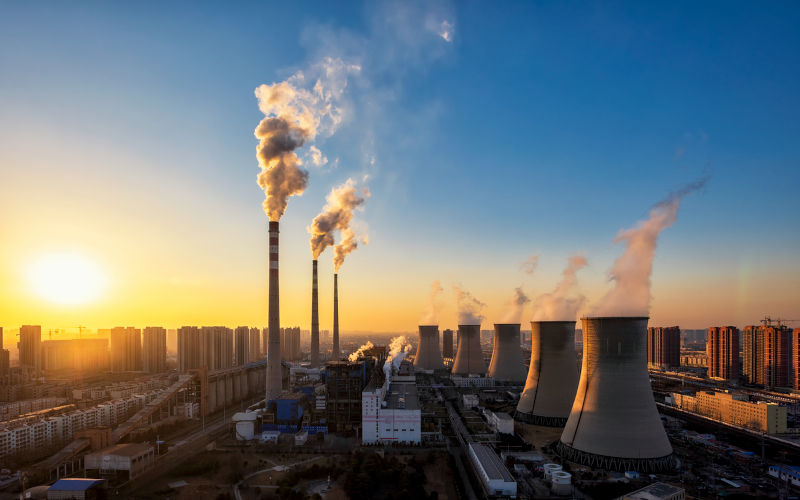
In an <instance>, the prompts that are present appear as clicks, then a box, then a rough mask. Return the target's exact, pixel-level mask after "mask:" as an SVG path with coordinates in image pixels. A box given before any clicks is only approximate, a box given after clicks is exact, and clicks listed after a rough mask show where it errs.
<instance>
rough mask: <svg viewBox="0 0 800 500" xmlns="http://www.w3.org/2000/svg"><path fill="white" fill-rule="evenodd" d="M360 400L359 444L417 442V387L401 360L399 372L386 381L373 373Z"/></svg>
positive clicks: (419, 424)
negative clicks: (360, 428)
mask: <svg viewBox="0 0 800 500" xmlns="http://www.w3.org/2000/svg"><path fill="white" fill-rule="evenodd" d="M404 372H405V373H404ZM361 400H362V402H361V409H362V410H361V421H362V431H361V442H362V443H364V444H375V443H407V444H419V443H420V442H421V440H422V414H421V411H420V406H419V397H418V395H417V384H416V381H415V378H414V373H413V369H411V365H410V363H408V361H403V363H402V364H401V367H400V369H399V370H397V371H393V372H392V373H391V375H390V376H389V377H388V378H386V377H384V376H383V372H382V371H379V370H376V371H375V373H374V375H373V377H372V379H371V380H370V382H369V384H367V387H365V388H364V391H363V392H362V394H361Z"/></svg>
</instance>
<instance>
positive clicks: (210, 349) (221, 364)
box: [200, 326, 233, 370]
mask: <svg viewBox="0 0 800 500" xmlns="http://www.w3.org/2000/svg"><path fill="white" fill-rule="evenodd" d="M232 366H233V330H231V329H230V328H226V327H224V326H203V327H201V328H200V367H207V368H208V369H209V370H226V369H228V368H231V367H232Z"/></svg>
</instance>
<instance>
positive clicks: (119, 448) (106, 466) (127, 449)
mask: <svg viewBox="0 0 800 500" xmlns="http://www.w3.org/2000/svg"><path fill="white" fill-rule="evenodd" d="M155 461H156V455H155V450H154V449H153V447H152V446H150V445H147V444H141V443H126V444H118V445H116V446H112V447H110V448H106V449H104V450H100V451H98V452H95V453H90V454H88V455H86V457H85V458H84V462H83V463H84V469H85V470H86V475H87V476H89V477H96V478H100V479H107V480H109V481H110V482H111V483H123V482H126V481H131V480H133V479H136V478H137V477H139V476H140V475H142V473H144V472H145V471H147V470H148V469H150V468H151V467H152V466H153V465H154V464H155Z"/></svg>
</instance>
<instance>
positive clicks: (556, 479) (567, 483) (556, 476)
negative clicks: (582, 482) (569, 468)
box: [551, 470, 572, 495]
mask: <svg viewBox="0 0 800 500" xmlns="http://www.w3.org/2000/svg"><path fill="white" fill-rule="evenodd" d="M551 479H552V480H553V487H552V491H553V493H555V494H556V495H569V494H570V493H572V474H570V473H569V472H564V471H563V470H559V471H554V472H553V474H552V478H551Z"/></svg>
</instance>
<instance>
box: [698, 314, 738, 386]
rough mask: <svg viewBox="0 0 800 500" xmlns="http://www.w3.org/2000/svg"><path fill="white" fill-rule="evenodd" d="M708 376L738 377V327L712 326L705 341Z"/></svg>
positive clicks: (730, 378) (720, 377)
mask: <svg viewBox="0 0 800 500" xmlns="http://www.w3.org/2000/svg"><path fill="white" fill-rule="evenodd" d="M706 356H707V359H708V376H709V377H711V378H719V379H725V380H736V379H738V378H739V329H738V328H736V327H735V326H712V327H710V328H709V329H708V340H707V341H706Z"/></svg>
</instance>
